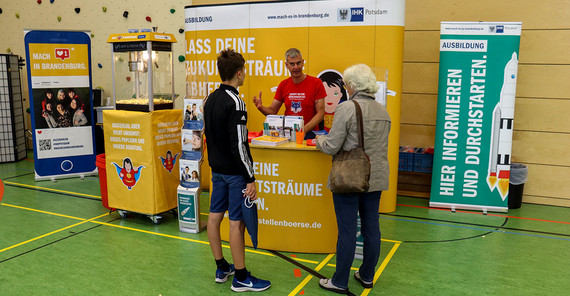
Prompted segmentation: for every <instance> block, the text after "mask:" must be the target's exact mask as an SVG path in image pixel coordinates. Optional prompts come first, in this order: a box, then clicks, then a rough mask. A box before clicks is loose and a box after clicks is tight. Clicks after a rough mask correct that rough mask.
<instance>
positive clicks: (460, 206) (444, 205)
mask: <svg viewBox="0 0 570 296" xmlns="http://www.w3.org/2000/svg"><path fill="white" fill-rule="evenodd" d="M429 206H430V207H432V208H447V209H450V210H451V211H452V212H455V210H456V209H459V210H474V211H482V212H483V214H487V212H500V213H506V212H508V211H509V208H508V207H492V206H481V205H466V204H453V203H444V202H430V203H429Z"/></svg>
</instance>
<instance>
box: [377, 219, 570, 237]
mask: <svg viewBox="0 0 570 296" xmlns="http://www.w3.org/2000/svg"><path fill="white" fill-rule="evenodd" d="M380 219H388V220H396V221H404V222H413V223H422V224H430V225H437V226H446V227H456V228H464V229H473V230H482V231H488V232H498V233H507V234H516V235H526V236H532V237H540V238H549V239H558V240H565V241H570V239H568V238H561V237H552V236H544V235H537V234H529V233H519V232H510V231H503V230H494V229H485V228H476V227H468V226H459V225H448V224H441V223H434V222H423V221H415V220H407V219H400V218H389V217H382V216H380ZM497 227H498V226H497Z"/></svg>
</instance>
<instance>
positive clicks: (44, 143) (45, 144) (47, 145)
mask: <svg viewBox="0 0 570 296" xmlns="http://www.w3.org/2000/svg"><path fill="white" fill-rule="evenodd" d="M46 150H51V139H45V140H40V151H46Z"/></svg>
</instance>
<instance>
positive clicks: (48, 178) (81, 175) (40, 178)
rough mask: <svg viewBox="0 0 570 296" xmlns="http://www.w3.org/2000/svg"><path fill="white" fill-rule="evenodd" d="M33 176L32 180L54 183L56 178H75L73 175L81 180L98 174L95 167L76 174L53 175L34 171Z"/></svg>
mask: <svg viewBox="0 0 570 296" xmlns="http://www.w3.org/2000/svg"><path fill="white" fill-rule="evenodd" d="M34 174H35V176H34V181H52V182H54V183H57V180H58V179H68V178H75V177H79V178H81V180H84V179H85V176H96V175H98V170H97V169H95V170H94V171H92V172H87V173H85V172H82V173H76V174H69V175H53V176H40V175H38V174H37V173H36V172H34Z"/></svg>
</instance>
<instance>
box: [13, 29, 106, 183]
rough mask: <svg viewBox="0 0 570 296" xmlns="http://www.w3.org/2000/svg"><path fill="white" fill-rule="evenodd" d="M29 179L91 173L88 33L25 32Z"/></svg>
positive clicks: (93, 170) (92, 126)
mask: <svg viewBox="0 0 570 296" xmlns="http://www.w3.org/2000/svg"><path fill="white" fill-rule="evenodd" d="M24 33H25V37H24V41H25V46H26V60H27V61H28V62H27V71H28V89H29V96H30V113H31V121H32V134H33V143H34V166H35V179H36V180H47V179H56V178H64V177H73V176H84V175H92V174H96V173H97V168H96V166H95V145H94V142H95V135H94V133H93V130H94V120H93V119H94V118H95V117H94V116H93V108H92V107H93V105H92V99H91V97H92V94H91V37H90V36H89V34H88V33H85V32H74V31H62V32H58V31H25V32H24Z"/></svg>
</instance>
